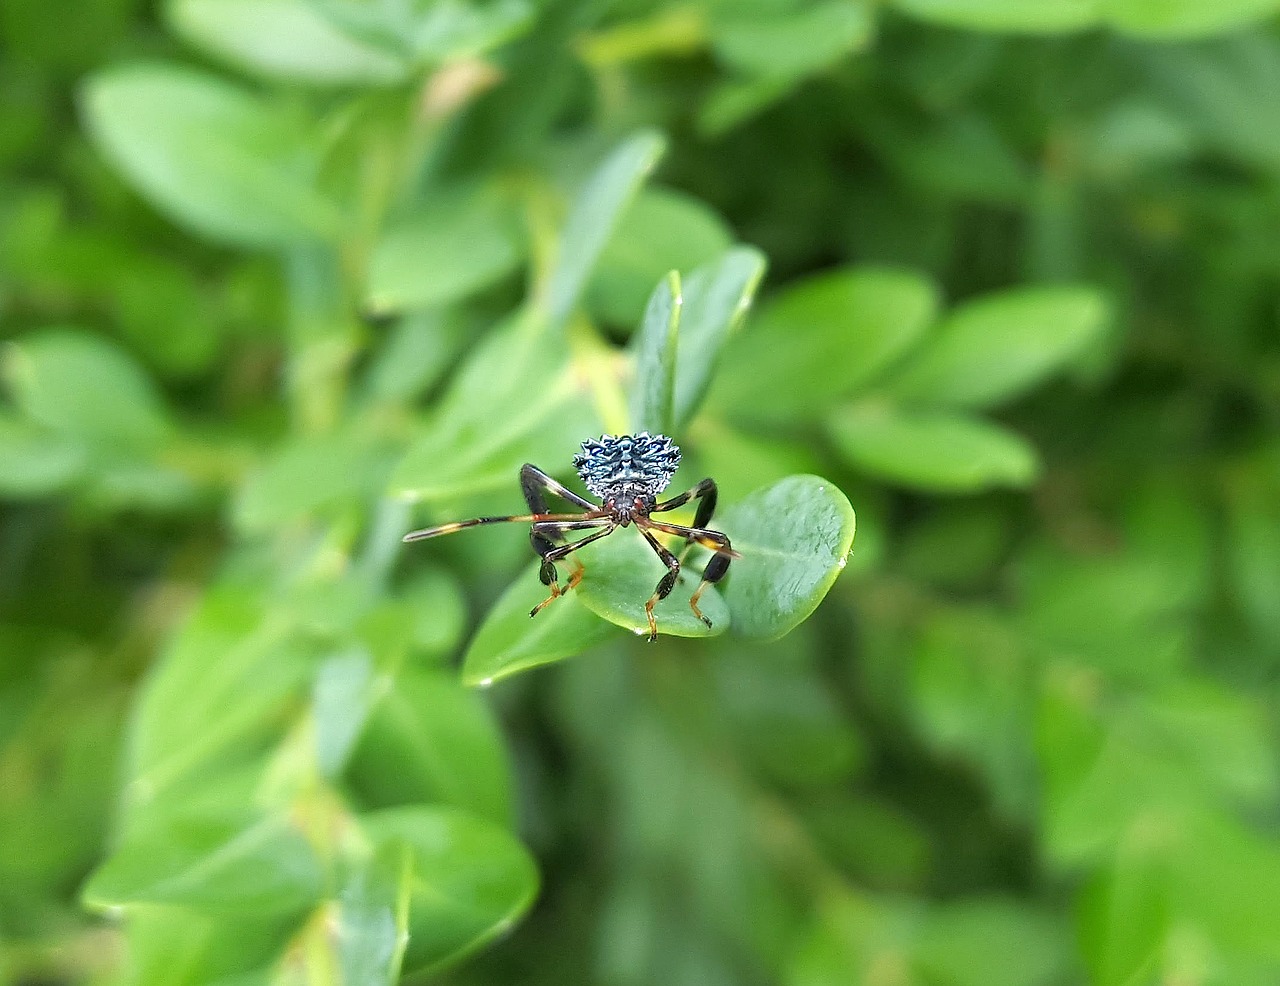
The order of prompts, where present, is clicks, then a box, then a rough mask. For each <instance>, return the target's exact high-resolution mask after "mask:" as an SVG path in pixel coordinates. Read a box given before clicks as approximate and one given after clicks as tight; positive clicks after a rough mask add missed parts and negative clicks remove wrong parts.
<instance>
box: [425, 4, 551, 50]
mask: <svg viewBox="0 0 1280 986" xmlns="http://www.w3.org/2000/svg"><path fill="white" fill-rule="evenodd" d="M533 19H534V8H533V5H532V4H530V3H529V2H527V0H493V2H490V3H486V4H479V5H477V4H470V3H459V2H456V0H455V2H452V3H431V4H427V5H426V9H425V11H424V13H423V15H422V16H421V17H420V18H419V19H418V20H417V22H416V23H415V24H414V28H413V32H412V34H411V35H410V44H411V46H412V49H413V52H414V54H415V55H416V56H417V57H418V59H419V61H422V62H425V63H427V64H441V63H444V62H448V61H450V60H453V59H463V58H477V57H479V56H480V55H483V54H484V53H485V52H488V51H491V50H493V49H494V48H497V47H498V46H499V45H502V44H504V43H506V42H507V41H509V40H511V39H512V38H515V37H517V36H518V35H520V34H522V33H523V32H524V31H525V29H526V28H528V27H529V25H530V24H532V23H533Z"/></svg>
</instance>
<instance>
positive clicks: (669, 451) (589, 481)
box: [573, 431, 680, 503]
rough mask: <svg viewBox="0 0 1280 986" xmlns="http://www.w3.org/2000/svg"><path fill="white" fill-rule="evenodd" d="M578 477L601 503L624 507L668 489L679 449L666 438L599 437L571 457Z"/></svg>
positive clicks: (644, 432)
mask: <svg viewBox="0 0 1280 986" xmlns="http://www.w3.org/2000/svg"><path fill="white" fill-rule="evenodd" d="M573 464H574V466H575V467H576V468H577V470H578V475H579V476H581V477H582V481H583V482H584V483H585V484H586V486H587V489H589V490H590V491H591V492H592V493H594V494H595V495H596V496H598V497H600V499H602V500H604V501H606V502H608V501H614V502H618V503H626V502H630V501H631V500H634V499H635V498H637V497H640V498H644V499H648V498H651V497H654V496H657V495H658V494H659V493H661V492H662V491H663V490H665V489H666V488H667V484H668V483H670V482H671V477H672V476H674V475H675V474H676V469H677V468H678V467H679V465H680V447H679V446H678V445H676V443H675V442H673V441H672V440H671V439H670V438H668V437H667V436H666V435H650V434H649V433H648V432H647V431H642V432H640V434H638V435H601V436H600V437H599V438H588V439H587V440H586V441H585V442H583V443H582V451H581V452H579V453H578V454H577V455H575V456H574V457H573Z"/></svg>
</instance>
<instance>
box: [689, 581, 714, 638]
mask: <svg viewBox="0 0 1280 986" xmlns="http://www.w3.org/2000/svg"><path fill="white" fill-rule="evenodd" d="M710 584H711V583H710V582H708V581H707V580H706V579H703V580H702V581H701V582H699V583H698V588H697V589H695V590H694V592H693V595H692V596H690V597H689V608H690V609H691V610H693V615H694V616H696V617H697V618H698V619H700V620H701V621H702V622H703V623H705V624H706V625H707V627H708V628H710V626H711V621H710V620H709V619H707V618H706V617H705V616H703V615H702V610H700V609H698V598H699V597H700V596H701V595H702V590H703V589H705V588H706V587H707V586H709V585H710Z"/></svg>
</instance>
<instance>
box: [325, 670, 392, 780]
mask: <svg viewBox="0 0 1280 986" xmlns="http://www.w3.org/2000/svg"><path fill="white" fill-rule="evenodd" d="M380 684H381V683H380V682H379V681H378V680H377V679H376V678H375V677H374V674H373V661H372V660H371V659H370V657H369V655H368V654H367V653H365V652H364V651H363V650H360V649H352V650H349V651H343V652H341V653H338V654H334V655H332V656H331V657H328V658H326V659H325V661H324V663H323V664H321V665H320V668H319V670H318V671H317V672H316V678H315V684H314V685H313V687H312V693H311V714H312V718H313V719H314V720H315V737H316V765H317V766H318V767H319V768H320V772H321V773H322V774H323V775H324V776H325V777H328V778H331V779H332V778H336V777H338V776H339V775H341V773H342V770H343V768H344V767H345V766H346V765H347V761H348V760H349V759H350V758H351V752H352V750H353V749H354V747H355V744H356V741H357V740H359V738H360V734H361V732H362V731H363V729H364V725H365V722H366V720H367V719H368V717H369V710H370V709H371V708H372V706H373V704H374V702H375V701H376V699H377V693H378V689H379V686H380Z"/></svg>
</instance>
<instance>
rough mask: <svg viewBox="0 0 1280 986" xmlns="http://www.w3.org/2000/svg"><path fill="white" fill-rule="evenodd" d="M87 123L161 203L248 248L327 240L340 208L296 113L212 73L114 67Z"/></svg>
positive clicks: (89, 96)
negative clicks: (321, 180) (324, 189)
mask: <svg viewBox="0 0 1280 986" xmlns="http://www.w3.org/2000/svg"><path fill="white" fill-rule="evenodd" d="M83 102H84V110H85V115H86V117H87V118H88V125H89V130H90V132H91V133H92V135H93V137H94V139H95V140H96V142H97V144H98V146H99V147H100V148H101V149H102V151H103V153H104V154H105V155H106V156H107V157H108V158H110V160H111V161H112V163H114V164H115V166H116V168H117V169H118V170H119V171H120V172H121V173H122V174H123V175H124V176H125V177H126V178H128V179H129V181H130V182H131V183H132V184H133V187H134V188H136V189H137V190H138V191H139V192H140V193H141V194H142V195H144V196H145V197H146V198H147V199H148V200H149V201H150V202H152V203H153V204H154V205H155V206H156V207H157V208H159V209H160V210H162V211H163V212H165V213H166V214H167V215H168V216H169V217H170V218H172V219H173V220H174V221H175V222H178V223H181V224H182V225H184V226H186V227H188V228H190V229H192V230H193V231H195V232H197V233H200V234H203V235H205V236H208V237H210V238H212V239H215V240H221V241H224V242H229V243H233V244H237V245H242V246H279V245H282V244H289V243H297V242H300V241H308V240H314V239H319V238H326V237H328V236H329V235H330V234H331V233H333V232H334V230H335V229H336V228H337V227H338V225H339V214H338V210H337V208H336V207H335V206H334V205H333V204H332V203H331V202H330V201H328V200H327V199H326V198H325V197H324V196H322V195H321V194H320V192H319V191H318V189H317V184H316V180H317V176H318V172H319V157H318V155H317V153H316V150H315V148H314V147H313V146H312V145H311V143H310V142H309V140H308V139H307V136H306V134H305V132H304V129H303V126H302V124H301V123H300V121H299V118H298V117H296V116H294V115H293V114H292V113H290V112H287V111H285V110H283V109H282V108H280V107H278V106H276V105H273V104H271V103H268V102H267V101H265V100H263V99H260V98H259V97H257V96H254V95H252V94H250V93H249V92H247V91H246V90H244V89H241V88H240V87H238V86H235V85H232V84H231V83H228V82H224V81H223V80H221V79H219V78H218V77H216V76H213V75H209V74H206V73H204V72H198V71H194V70H192V69H188V68H179V67H177V66H172V65H161V64H150V65H130V66H125V67H121V68H112V69H108V70H107V71H105V72H101V73H99V74H97V75H95V76H94V77H93V78H92V79H90V80H89V83H88V85H87V87H86V88H85V91H84V101H83Z"/></svg>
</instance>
